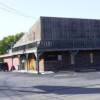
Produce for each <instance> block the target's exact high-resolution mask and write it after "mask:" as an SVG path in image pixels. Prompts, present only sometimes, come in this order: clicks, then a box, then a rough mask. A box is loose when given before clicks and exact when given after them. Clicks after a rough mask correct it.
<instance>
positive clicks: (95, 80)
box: [0, 72, 100, 100]
mask: <svg viewBox="0 0 100 100" xmlns="http://www.w3.org/2000/svg"><path fill="white" fill-rule="evenodd" d="M0 99H1V100H99V99H100V72H87V73H74V72H70V73H55V74H49V75H36V74H29V73H16V72H0Z"/></svg>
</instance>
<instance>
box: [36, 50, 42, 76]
mask: <svg viewBox="0 0 100 100" xmlns="http://www.w3.org/2000/svg"><path fill="white" fill-rule="evenodd" d="M41 54H42V53H40V52H35V56H36V70H37V74H40V70H39V69H40V68H39V60H40V59H39V58H40V56H41Z"/></svg>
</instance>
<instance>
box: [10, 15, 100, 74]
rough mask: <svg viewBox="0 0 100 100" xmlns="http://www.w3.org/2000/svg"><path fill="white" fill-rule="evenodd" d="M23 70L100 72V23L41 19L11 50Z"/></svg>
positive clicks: (71, 19) (95, 21)
mask: <svg viewBox="0 0 100 100" xmlns="http://www.w3.org/2000/svg"><path fill="white" fill-rule="evenodd" d="M12 51H13V56H15V55H17V56H18V57H19V61H20V63H19V64H20V69H23V70H25V69H27V70H34V71H37V72H38V73H39V72H44V71H57V70H74V71H77V70H80V69H86V68H97V69H99V68H100V20H95V19H76V18H57V17H40V19H39V20H38V21H37V22H36V23H35V25H33V26H32V27H31V28H30V30H29V31H28V32H27V33H26V34H25V35H24V36H23V37H22V38H21V39H20V40H19V41H18V42H17V43H16V44H15V45H14V47H13V48H12Z"/></svg>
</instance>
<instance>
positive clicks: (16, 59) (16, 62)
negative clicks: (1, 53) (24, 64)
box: [4, 56, 19, 70]
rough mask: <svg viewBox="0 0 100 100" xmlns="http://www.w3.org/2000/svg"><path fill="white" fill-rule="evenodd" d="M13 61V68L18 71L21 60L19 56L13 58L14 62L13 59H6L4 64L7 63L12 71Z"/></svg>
mask: <svg viewBox="0 0 100 100" xmlns="http://www.w3.org/2000/svg"><path fill="white" fill-rule="evenodd" d="M12 61H13V66H14V67H15V69H16V70H17V68H16V66H17V65H19V59H18V57H17V56H15V57H13V60H12V57H7V58H4V62H7V63H8V66H9V70H11V67H12Z"/></svg>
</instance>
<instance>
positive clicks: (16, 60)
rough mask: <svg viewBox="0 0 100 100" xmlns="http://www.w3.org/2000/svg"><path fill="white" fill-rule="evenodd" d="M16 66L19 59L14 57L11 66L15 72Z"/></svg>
mask: <svg viewBox="0 0 100 100" xmlns="http://www.w3.org/2000/svg"><path fill="white" fill-rule="evenodd" d="M17 65H19V59H18V57H17V56H16V57H14V58H13V66H14V67H15V69H16V70H17V67H16V66H17Z"/></svg>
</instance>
